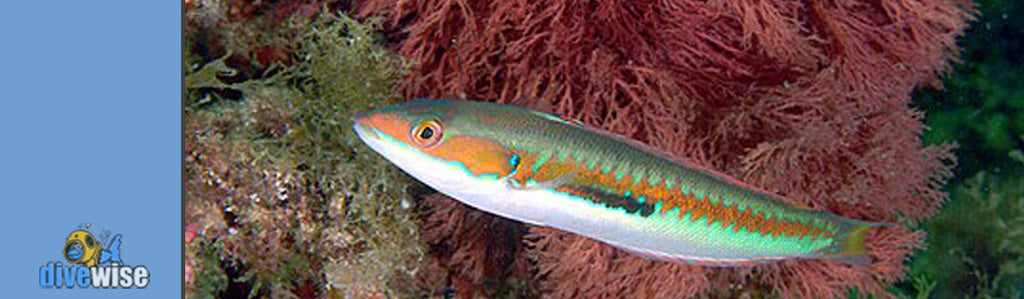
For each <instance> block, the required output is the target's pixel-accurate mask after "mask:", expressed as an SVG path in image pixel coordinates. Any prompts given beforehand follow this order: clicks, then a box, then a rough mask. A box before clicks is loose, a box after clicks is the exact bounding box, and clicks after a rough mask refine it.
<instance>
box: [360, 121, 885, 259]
mask: <svg viewBox="0 0 1024 299" xmlns="http://www.w3.org/2000/svg"><path fill="white" fill-rule="evenodd" d="M425 121H426V122H427V123H433V124H436V125H437V129H438V130H443V132H444V134H443V136H442V137H438V139H437V140H436V141H435V142H437V143H436V144H431V145H430V147H427V146H420V145H421V144H420V143H419V141H417V140H416V138H418V137H422V136H420V135H417V134H418V132H420V133H421V132H422V131H416V130H417V129H418V128H420V127H422V124H421V123H423V122H425ZM355 128H356V131H357V132H359V134H360V137H362V138H363V140H364V141H366V142H367V144H368V145H370V146H371V148H373V149H375V150H377V151H378V152H380V153H381V154H382V155H384V156H385V158H388V159H389V160H391V161H392V162H394V163H395V164H397V165H398V166H399V167H400V168H402V169H403V170H405V171H406V172H408V173H409V174H410V175H412V176H414V177H416V178H417V179H420V180H421V181H424V182H425V183H427V184H428V185H430V186H431V187H434V188H435V189H437V190H438V191H441V192H443V193H446V194H448V195H451V196H452V197H453V198H455V199H457V200H460V201H463V202H464V203H467V204H469V205H471V206H474V207H477V208H480V209H483V210H485V211H488V212H491V213H495V214H498V215H500V216H504V217H508V218H512V219H517V220H522V221H526V222H529V223H534V224H538V225H549V226H552V227H556V228H560V229H564V230H568V231H571V232H574V233H578V234H581V235H584V236H588V237H591V238H594V239H597V240H600V241H602V242H606V243H609V244H611V245H614V246H617V247H619V248H622V249H624V250H627V251H630V252H633V253H636V254H639V255H643V256H649V257H654V258H660V259H667V260H673V261H678V262H683V263H691V264H706V265H747V264H757V263H763V262H769V261H774V260H780V259H786V258H824V259H832V260H837V261H842V262H850V263H863V262H865V259H867V257H866V255H865V254H864V248H863V243H862V241H863V233H864V231H865V230H866V228H868V227H872V226H876V225H875V224H871V223H867V222H861V221H857V220H853V219H848V218H842V217H840V216H836V215H833V214H829V213H825V212H817V211H812V210H808V209H805V208H800V207H796V206H793V205H790V204H786V203H784V202H783V201H782V200H780V199H779V198H778V197H777V196H776V195H772V194H770V193H768V192H765V191H763V190H760V189H757V188H755V187H752V186H749V185H746V184H744V183H742V182H739V181H737V180H735V179H732V178H729V177H728V176H725V175H723V174H720V173H717V172H715V171H712V170H710V169H707V168H705V167H701V166H699V165H696V164H693V163H689V162H686V161H684V160H681V159H677V158H673V157H671V156H669V155H667V154H664V153H662V152H660V151H657V150H654V149H651V148H649V147H647V146H645V145H642V144H639V143H638V142H635V141H630V140H628V139H626V138H623V137H620V136H617V135H614V134H611V133H608V132H604V131H600V130H597V129H593V128H588V127H585V126H582V125H580V124H578V123H574V122H572V121H567V120H564V119H561V118H559V117H556V116H552V115H549V114H545V113H541V112H537V111H532V110H528V109H522V108H517V107H513V106H505V105H496V104H488V103H480V102H464V101H455V102H447V101H420V102H412V103H408V104H405V105H399V106H395V107H390V108H385V109H382V110H378V111H374V112H371V113H369V114H367V115H364V116H361V117H359V118H358V119H357V120H356V125H355ZM438 133H440V132H438ZM421 135H422V134H421ZM439 135H440V134H439ZM455 143H461V145H459V144H455ZM494 161H498V162H494ZM488 163H504V165H488ZM485 165H487V166H485ZM442 169H443V170H446V171H448V170H450V171H448V173H450V175H448V176H449V178H441V177H439V176H441V175H440V171H439V170H442ZM486 171H490V172H489V173H485V172H486Z"/></svg>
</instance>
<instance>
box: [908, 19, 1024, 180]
mask: <svg viewBox="0 0 1024 299" xmlns="http://www.w3.org/2000/svg"><path fill="white" fill-rule="evenodd" d="M977 5H978V10H979V16H978V20H977V21H976V22H974V25H973V26H972V27H971V28H970V29H969V30H968V32H967V34H966V35H965V36H964V38H963V39H961V41H960V43H961V44H962V45H963V54H962V55H961V56H960V60H961V62H960V63H956V64H954V69H953V72H951V73H950V74H949V75H948V76H946V78H944V79H945V80H944V81H943V82H944V88H943V89H923V90H921V91H920V92H919V93H917V95H916V96H917V99H916V102H917V103H918V106H920V107H921V109H923V110H925V112H926V114H927V116H928V118H927V121H928V123H927V125H928V127H929V130H928V131H926V132H925V135H924V139H925V141H927V142H928V143H933V144H935V143H942V142H951V141H959V142H958V143H959V144H960V145H961V146H960V148H959V149H957V156H958V157H960V162H961V163H960V167H959V169H958V170H957V171H958V172H959V173H961V174H962V175H963V176H964V178H967V177H971V175H972V174H973V173H975V172H977V171H979V170H983V169H985V168H988V166H989V165H993V164H998V163H999V162H1001V161H1006V159H1007V155H1010V154H1011V153H1012V152H1013V151H1014V150H1018V151H1019V150H1022V149H1024V137H1021V136H1024V121H1021V120H1022V119H1024V80H1021V79H1020V78H1024V67H1022V66H1024V19H1021V18H1017V17H1013V16H1020V15H1021V14H1024V3H1021V1H1005V0H982V1H977Z"/></svg>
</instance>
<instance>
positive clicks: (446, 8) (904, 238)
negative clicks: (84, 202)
mask: <svg viewBox="0 0 1024 299" xmlns="http://www.w3.org/2000/svg"><path fill="white" fill-rule="evenodd" d="M1016 2H1019V1H998V0H992V1H988V0H985V1H980V2H979V3H978V6H977V9H978V10H980V11H981V13H980V14H979V15H978V17H979V18H980V19H979V20H978V21H977V22H976V23H974V25H973V26H974V27H972V28H973V29H970V30H971V31H970V32H971V33H970V34H969V35H967V38H965V39H961V40H960V44H961V45H962V46H963V49H964V50H963V52H962V53H963V54H962V55H961V54H960V52H959V49H958V46H957V45H956V41H957V37H958V36H960V35H961V34H962V33H963V31H964V30H965V29H966V28H967V27H966V26H967V24H968V21H970V20H972V19H973V18H974V17H975V15H974V11H975V6H973V5H974V4H972V3H970V2H969V1H947V0H923V1H905V0H896V1H883V2H863V1H810V2H791V1H757V2H748V1H733V0H712V1H704V2H699V3H698V2H691V1H660V2H649V1H622V0H610V1H588V2H577V1H558V0H553V1H492V2H487V1H457V0H456V1H445V0H410V1H380V0H371V1H331V0H326V1H295V0H279V1H226V0H225V1H219V0H205V1H202V0H196V1H194V0H189V1H186V2H185V4H186V16H185V17H186V22H185V23H186V25H185V38H186V43H185V46H186V53H185V54H186V56H185V58H186V63H187V68H186V83H185V84H186V95H187V98H186V103H185V106H186V111H185V132H184V144H185V147H186V148H185V153H183V154H184V160H185V161H184V164H185V173H186V180H185V182H184V184H185V188H186V192H185V215H186V224H185V230H186V240H184V241H185V243H186V265H187V267H186V276H187V277H186V285H187V292H186V294H187V296H189V297H242V296H252V297H275V298H276V297H301V298H313V297H381V296H387V297H401V298H404V297H422V296H431V297H432V296H446V297H450V296H458V297H463V298H465V297H480V296H485V297H623V296H638V297H689V296H706V297H740V296H749V297H794V296H799V297H814V298H817V297H847V296H851V295H853V296H870V297H891V296H923V297H927V296H935V297H962V296H969V297H973V296H997V297H998V296H1006V297H1013V296H1019V294H1020V288H1019V287H1016V286H1019V285H1020V282H1021V275H1020V270H1019V269H1021V268H1020V265H1021V262H1020V261H1021V257H1020V247H1019V245H1016V244H1021V243H1020V242H1021V241H1020V233H1019V232H1018V229H1017V228H1018V227H1020V224H1019V218H1020V216H1019V215H1020V210H1021V209H1019V207H1018V206H1019V202H1020V201H1021V200H1020V198H1021V195H1020V194H1021V192H1020V190H1019V189H1020V188H1016V187H1017V186H1020V185H1021V181H1020V179H1019V178H1020V177H1021V176H1020V173H1021V172H1017V171H1014V170H1011V169H1009V167H1001V169H993V168H992V167H989V166H988V165H989V163H993V162H997V161H1006V159H1007V157H1010V156H1014V155H1017V156H1020V155H1021V154H1020V151H1019V149H1020V148H1021V146H1020V144H1021V142H1024V141H1022V140H1024V137H1022V136H1021V134H1020V130H1018V128H1017V127H1019V125H1018V124H1019V123H1020V122H1015V121H1014V120H1016V119H1021V118H1020V117H1019V116H1020V109H1017V108H1019V107H1020V106H1021V104H1020V103H1021V101H1020V100H1019V99H1020V96H1019V93H1020V88H1019V87H1018V85H1019V84H1020V82H1019V80H1014V78H1016V77H1019V76H1018V75H1016V74H1019V73H1020V68H1019V67H1018V66H1019V59H1020V57H1021V56H1020V55H1019V54H1013V53H1020V51H1019V50H1017V49H1019V43H1020V40H1019V39H1017V40H1005V39H1003V38H996V37H994V36H978V37H976V34H975V32H979V31H981V28H986V29H985V30H991V31H997V32H999V33H998V34H997V35H998V36H1019V35H1020V32H1021V31H1020V29H1019V28H1021V26H1020V24H1019V23H1020V22H1021V21H1020V20H1017V19H1016V18H1013V17H1009V18H1002V17H1001V16H1002V14H1001V13H999V12H997V11H1000V10H1005V11H1007V13H1008V14H1010V16H1014V15H1018V14H1017V13H1016V12H1018V11H1019V10H1020V8H1019V6H1020V4H1018V3H1016ZM346 15H352V16H355V17H356V19H357V20H358V21H356V20H352V19H349V18H348V17H346ZM986 24H987V25H986ZM1014 34H1016V35H1014ZM994 45H999V47H995V46H994ZM395 53H397V54H398V55H396V54H395ZM957 57H959V58H960V59H961V60H962V61H963V63H962V64H952V67H950V64H949V60H950V59H955V58H957ZM950 71H952V72H951V73H950ZM946 73H949V74H950V75H949V76H946V77H941V78H940V75H942V74H946ZM940 79H942V80H940ZM939 86H942V87H944V89H937V90H934V91H933V90H931V89H929V88H931V87H939ZM922 89H924V91H923V92H920V93H918V97H917V99H916V101H915V102H914V104H915V105H914V106H913V107H910V105H911V99H910V96H909V95H910V94H911V92H912V91H915V90H922ZM421 96H426V97H432V98H442V97H449V98H450V97H453V96H454V97H455V98H461V99H465V100H479V101H492V102H499V103H511V104H516V105H520V106H525V107H529V108H533V109H538V110H543V111H547V112H551V113H554V114H557V115H561V116H565V117H568V118H572V119H577V120H580V121H582V122H584V123H586V124H588V125H591V126H595V127H600V128H603V129H607V130H610V131H614V132H617V133H620V134H623V135H626V136H629V137H631V138H633V139H637V140H640V141H642V142H644V143H647V144H650V145H652V146H654V147H657V148H660V149H663V150H666V151H669V152H672V153H675V154H677V155H680V156H683V157H687V158H690V159H693V160H696V161H698V162H700V163H701V164H704V165H708V166H711V167H713V168H715V169H717V170H720V171H722V172H725V173H728V174H729V175H731V176H734V177H737V178H740V179H742V180H744V181H746V182H749V183H752V184H754V185H757V186H760V187H763V188H766V189H768V190H770V191H773V192H777V193H779V194H782V195H785V196H786V197H787V198H789V199H790V200H792V201H793V203H797V204H803V205H807V206H810V207H811V208H814V209H818V210H827V211H830V212H833V213H836V214H840V215H842V216H844V217H850V218H856V219H861V220H866V221H878V222H892V223H899V224H901V225H899V226H894V227H887V228H884V229H880V230H878V231H876V232H875V233H874V234H872V235H871V236H870V238H869V241H868V242H869V248H870V249H869V251H870V256H871V257H872V258H873V260H874V261H873V263H872V264H870V265H867V266H853V265H844V264H837V263H829V262H822V261H787V262H783V263H779V264H773V265H766V266H759V267H754V268H704V267H698V266H686V265H678V264H673V263H666V262H657V261H649V260H644V259H641V258H637V257H636V256H634V255H632V254H628V253H625V252H622V251H620V250H618V249H615V248H613V247H610V246H607V245H604V244H602V243H599V242H596V241H593V240H590V239H587V238H584V237H580V236H578V235H575V234H571V233H567V232H564V231H559V230H557V229H552V228H547V227H535V226H529V225H524V224H522V223H519V222H515V221H511V220H508V219H504V218H500V217H495V216H493V215H491V214H488V213H485V212H481V211H478V210H475V209H471V208H468V207H466V206H464V205H462V204H460V203H458V202H456V201H454V200H452V199H450V198H447V197H445V196H443V195H440V194H437V193H434V192H433V191H432V190H429V189H427V188H425V187H424V186H422V185H421V184H419V183H417V182H415V181H413V180H412V179H410V178H409V177H407V176H406V175H405V174H403V173H402V172H401V171H399V170H398V169H397V168H395V167H393V166H391V165H389V163H387V162H386V161H384V160H383V159H381V158H380V156H379V155H376V154H374V153H372V152H371V151H370V149H368V148H366V147H365V146H363V145H362V144H360V142H359V141H358V139H357V138H356V137H355V136H354V133H353V132H352V131H351V129H350V128H351V123H350V119H351V116H352V115H354V114H355V113H356V112H359V111H365V110H368V109H369V108H371V107H379V106H382V105H386V104H391V103H397V102H402V101H405V100H409V99H412V98H415V97H421ZM916 109H921V110H923V111H925V113H921V112H919V111H918V110H916ZM924 116H927V119H925V118H924ZM925 120H926V121H927V127H928V128H929V129H928V130H925V126H923V124H922V122H923V121H925ZM975 120H984V121H975ZM922 134H923V137H921V136H922ZM952 142H956V143H957V144H959V149H956V153H957V155H958V157H962V158H958V159H954V158H953V155H952V154H953V152H954V147H953V146H950V145H949V144H950V143H952ZM922 144H924V145H922ZM955 160H960V161H965V162H964V163H961V165H964V164H965V163H966V166H967V167H960V168H958V170H957V173H958V177H957V178H955V179H954V181H955V182H957V183H958V185H956V186H953V187H950V188H943V184H944V183H945V182H946V181H947V180H948V179H949V178H950V177H951V175H952V173H953V169H954V165H955V164H956V162H955ZM979 173H981V174H979ZM968 178H971V179H968ZM947 190H948V191H950V192H952V195H953V196H952V201H951V202H950V203H949V204H948V208H943V209H942V210H941V211H942V212H941V213H940V212H939V211H940V207H942V206H943V202H944V201H945V200H946V197H947V194H946V191H947ZM971 213H974V214H973V215H972V214H971ZM936 214H937V215H936ZM933 216H934V217H933ZM978 219H986V220H990V222H978V221H977V220H978ZM989 232H992V233H991V235H985V236H983V234H989ZM978 245H984V246H978ZM915 254H917V255H919V256H918V257H916V258H914V255H915ZM908 265H910V266H909V267H908ZM908 275H909V276H908ZM901 281H902V282H901ZM897 282H900V283H898V284H897Z"/></svg>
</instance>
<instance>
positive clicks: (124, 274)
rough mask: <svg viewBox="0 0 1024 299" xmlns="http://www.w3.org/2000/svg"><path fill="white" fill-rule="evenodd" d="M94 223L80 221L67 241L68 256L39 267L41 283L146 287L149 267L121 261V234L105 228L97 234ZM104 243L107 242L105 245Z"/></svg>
mask: <svg viewBox="0 0 1024 299" xmlns="http://www.w3.org/2000/svg"><path fill="white" fill-rule="evenodd" d="M90 226H91V225H89V224H83V225H79V229H78V230H75V231H72V232H71V233H70V234H68V237H67V240H66V241H65V242H64V251H63V252H64V260H65V261H67V263H68V264H66V265H65V264H63V263H61V262H52V261H51V262H47V263H46V264H45V265H43V266H42V267H39V286H41V287H43V288H55V287H56V288H75V287H77V288H82V289H85V288H126V289H127V288H132V287H136V288H140V289H141V288H145V287H146V286H147V285H149V269H148V268H146V266H143V265H137V266H134V267H132V266H129V265H125V264H124V262H122V261H121V234H117V235H114V236H113V237H111V236H110V235H111V233H110V231H107V230H103V232H102V233H101V234H100V235H98V236H100V238H99V239H97V238H96V237H94V236H93V234H92V232H90V231H89V230H88V229H89V227H90ZM104 243H105V244H106V245H105V246H104Z"/></svg>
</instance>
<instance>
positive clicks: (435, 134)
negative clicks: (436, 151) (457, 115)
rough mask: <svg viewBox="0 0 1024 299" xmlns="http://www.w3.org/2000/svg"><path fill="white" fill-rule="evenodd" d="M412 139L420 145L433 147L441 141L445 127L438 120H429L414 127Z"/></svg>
mask: <svg viewBox="0 0 1024 299" xmlns="http://www.w3.org/2000/svg"><path fill="white" fill-rule="evenodd" d="M410 133H412V136H411V137H412V141H413V143H415V144H416V146H419V147H431V146H434V145H436V144H437V143H438V142H439V141H441V137H442V136H443V135H444V129H442V128H441V123H440V122H438V121H437V120H433V119H431V120H427V121H424V122H423V123H420V124H419V125H418V126H416V127H415V128H413V129H412V132H410Z"/></svg>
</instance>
